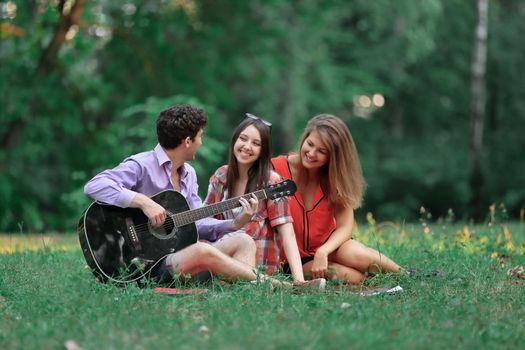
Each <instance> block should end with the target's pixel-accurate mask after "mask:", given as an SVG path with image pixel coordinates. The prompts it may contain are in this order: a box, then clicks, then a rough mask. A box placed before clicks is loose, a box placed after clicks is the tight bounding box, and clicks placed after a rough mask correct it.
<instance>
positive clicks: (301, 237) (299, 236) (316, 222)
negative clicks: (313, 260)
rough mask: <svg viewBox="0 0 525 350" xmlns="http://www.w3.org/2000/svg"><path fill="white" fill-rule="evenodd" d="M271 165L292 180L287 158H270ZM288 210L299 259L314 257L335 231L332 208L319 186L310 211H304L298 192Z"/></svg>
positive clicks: (285, 177)
mask: <svg viewBox="0 0 525 350" xmlns="http://www.w3.org/2000/svg"><path fill="white" fill-rule="evenodd" d="M272 164H273V166H274V168H275V171H276V172H277V173H278V174H279V175H281V176H282V177H283V178H284V179H291V180H293V179H292V173H291V171H290V166H289V165H288V157H287V156H279V157H275V158H272ZM290 210H291V212H292V218H293V228H294V231H295V238H296V240H297V245H298V247H299V253H300V254H301V257H308V256H314V254H315V252H316V251H317V249H318V248H319V247H320V246H322V245H323V244H324V243H325V242H326V241H327V240H328V238H329V237H330V235H331V234H332V232H333V231H334V230H335V229H336V222H335V218H334V210H333V207H332V205H331V204H330V202H329V200H328V197H327V196H326V195H325V194H324V193H323V191H322V189H321V185H318V186H317V189H316V191H315V196H314V200H313V205H312V208H311V209H310V210H306V209H305V206H304V202H303V198H302V196H301V194H300V193H299V192H296V193H295V194H294V196H293V197H291V198H290Z"/></svg>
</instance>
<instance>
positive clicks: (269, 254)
mask: <svg viewBox="0 0 525 350" xmlns="http://www.w3.org/2000/svg"><path fill="white" fill-rule="evenodd" d="M227 171H228V166H227V165H223V166H222V167H220V168H219V169H217V171H215V173H214V174H213V175H212V176H211V177H210V184H209V187H208V195H207V196H206V199H205V200H204V204H205V205H210V204H214V203H217V202H220V201H223V200H225V199H228V193H227V192H228V191H227V187H226V186H227V184H226V174H227ZM282 180H283V179H282V177H281V176H280V175H279V174H277V173H276V172H274V171H271V173H270V178H269V180H268V185H272V184H276V183H279V182H280V181H282ZM215 218H217V219H224V215H223V214H219V215H217V216H215ZM292 222H293V219H292V216H291V214H290V208H289V200H288V198H287V197H283V198H279V199H277V200H271V199H263V200H260V201H259V208H258V210H257V212H256V213H255V215H254V216H253V217H252V220H251V221H250V222H248V224H246V226H245V227H244V228H245V230H246V233H247V234H248V235H250V236H251V237H252V238H253V239H254V241H255V244H256V246H257V253H256V263H257V265H258V266H261V267H263V268H264V269H265V272H266V273H267V274H272V273H274V272H275V271H276V270H278V269H279V267H280V260H281V259H280V249H279V247H280V246H281V242H280V237H279V234H278V231H277V228H278V227H279V226H280V225H283V224H285V223H292Z"/></svg>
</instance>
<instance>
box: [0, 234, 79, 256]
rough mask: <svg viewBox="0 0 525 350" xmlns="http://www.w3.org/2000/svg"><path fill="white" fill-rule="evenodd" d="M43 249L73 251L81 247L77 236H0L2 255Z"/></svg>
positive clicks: (0, 251) (0, 252)
mask: <svg viewBox="0 0 525 350" xmlns="http://www.w3.org/2000/svg"><path fill="white" fill-rule="evenodd" d="M43 249H49V250H52V251H71V250H77V249H80V246H79V243H78V238H77V236H76V235H71V234H8V233H4V234H0V254H13V253H16V252H23V251H32V252H34V251H39V250H43Z"/></svg>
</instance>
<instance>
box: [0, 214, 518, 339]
mask: <svg viewBox="0 0 525 350" xmlns="http://www.w3.org/2000/svg"><path fill="white" fill-rule="evenodd" d="M425 227H430V229H429V230H427V232H428V234H425V233H424V228H425ZM357 236H358V238H359V239H360V240H361V241H363V242H366V243H367V244H369V245H371V246H373V247H374V248H379V249H381V250H382V251H384V252H385V253H386V254H387V255H389V256H391V257H392V258H394V259H395V260H396V261H398V262H399V263H400V264H402V265H405V266H409V267H417V268H420V269H422V270H423V271H428V270H433V269H439V270H442V271H444V272H445V273H446V274H445V276H444V277H425V276H423V275H419V276H416V277H405V276H394V275H380V276H376V277H373V278H371V279H369V280H368V281H367V282H366V284H365V285H364V286H362V287H364V288H369V287H376V286H395V285H397V284H399V285H401V286H402V287H403V288H404V291H403V292H400V293H396V294H393V295H378V296H371V297H360V296H359V295H358V294H357V293H355V292H354V291H353V288H348V287H344V286H339V285H337V284H331V285H330V286H329V287H328V290H327V291H326V292H324V293H321V292H315V291H310V292H303V293H301V294H296V293H293V292H291V291H288V290H277V291H273V292H272V291H271V290H270V289H269V288H268V286H266V285H262V286H259V287H256V286H253V285H249V284H246V283H236V284H225V285H221V284H219V283H212V284H210V285H207V286H206V288H209V289H210V292H208V293H206V294H202V295H187V296H167V295H157V294H154V293H153V291H152V288H143V289H140V288H138V287H136V286H135V285H127V286H126V287H125V288H118V287H116V286H113V285H104V284H100V283H98V282H96V281H95V280H94V279H93V278H92V275H91V273H90V271H89V270H87V269H86V268H85V261H84V258H83V256H82V254H81V252H80V249H79V247H78V243H77V242H76V237H74V236H71V235H69V236H65V237H66V238H62V239H60V240H51V241H53V242H55V243H43V242H44V241H43V240H42V238H40V239H36V243H35V242H33V243H32V244H25V245H24V244H21V243H19V241H20V240H21V238H25V237H26V236H22V237H20V236H15V235H6V236H4V237H2V238H3V239H4V240H0V242H1V243H2V245H3V248H4V252H3V253H0V348H1V349H63V348H64V343H65V342H66V341H68V340H73V341H75V342H76V343H77V344H78V345H79V346H80V347H82V348H83V349H99V348H103V349H149V348H177V349H195V348H197V349H201V348H213V349H245V348H255V349H295V348H300V349H340V348H343V349H369V348H374V349H421V348H432V349H443V348H462V349H463V348H465V349H478V348H483V349H487V348H488V349H491V348H493V349H514V348H516V349H518V348H522V346H523V344H525V332H524V328H523V327H524V324H525V280H524V279H519V278H516V277H509V276H507V274H506V271H507V270H508V269H509V268H511V267H514V266H515V265H525V253H524V251H525V229H524V225H523V223H516V224H513V225H509V226H508V231H507V235H505V232H504V230H503V228H502V226H501V225H494V226H487V225H484V226H469V227H467V230H465V228H464V227H463V225H448V224H447V225H445V224H437V223H436V224H428V225H426V226H421V224H419V225H407V226H403V227H399V226H396V225H378V226H376V225H375V223H373V222H370V223H369V225H368V226H366V227H360V232H359V233H358V234H357ZM52 237H55V236H52ZM61 237H63V236H61ZM484 237H485V238H484ZM22 240H23V239H22ZM38 242H40V244H41V248H42V249H39V250H34V249H33V250H31V247H34V246H35V245H36V246H38ZM57 242H58V243H57ZM509 243H510V244H509ZM7 245H11V249H7V248H9V247H8V246H7ZM15 245H16V247H18V248H17V249H14V248H13V247H14V246H15ZM344 303H346V304H344ZM343 305H344V306H346V307H343ZM203 326H205V327H203Z"/></svg>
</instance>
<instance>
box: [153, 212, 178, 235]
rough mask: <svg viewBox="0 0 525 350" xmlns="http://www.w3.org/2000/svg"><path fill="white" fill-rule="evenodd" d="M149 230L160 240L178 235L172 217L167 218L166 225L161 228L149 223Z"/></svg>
mask: <svg viewBox="0 0 525 350" xmlns="http://www.w3.org/2000/svg"><path fill="white" fill-rule="evenodd" d="M148 228H149V231H150V232H151V234H152V235H154V236H155V237H157V238H160V239H169V238H171V237H173V236H174V235H175V233H177V230H178V228H177V227H176V226H175V224H174V223H173V219H172V218H170V217H167V218H166V221H164V224H163V225H162V226H161V227H153V226H151V222H148Z"/></svg>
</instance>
